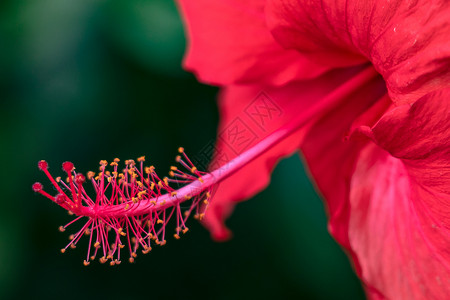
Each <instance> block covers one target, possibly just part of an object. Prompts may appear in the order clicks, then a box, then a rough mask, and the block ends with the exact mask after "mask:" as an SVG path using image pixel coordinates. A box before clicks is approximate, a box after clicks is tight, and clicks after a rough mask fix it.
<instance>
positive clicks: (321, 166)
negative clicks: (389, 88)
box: [302, 90, 450, 299]
mask: <svg viewBox="0 0 450 300" xmlns="http://www.w3.org/2000/svg"><path fill="white" fill-rule="evenodd" d="M449 96H450V91H448V90H447V91H440V92H436V93H434V94H432V95H431V94H430V95H427V96H426V97H423V98H421V99H420V100H418V101H417V102H416V103H415V104H414V105H413V106H412V107H411V106H409V105H405V106H402V107H397V108H394V109H391V110H390V111H389V112H388V113H386V114H385V115H384V116H383V117H382V118H381V120H379V121H378V122H377V123H376V124H375V125H374V126H373V128H372V129H371V128H370V127H366V129H364V130H361V131H360V132H363V133H367V135H368V136H369V137H371V138H372V139H373V140H374V141H375V143H376V144H375V143H369V144H367V143H365V142H364V141H361V140H360V139H354V137H353V138H352V139H351V140H350V141H349V142H346V143H342V142H340V141H339V140H338V138H337V136H336V134H332V135H333V136H334V137H332V136H330V138H325V139H321V138H316V135H319V136H323V133H319V132H320V131H322V132H323V131H325V130H327V128H333V127H330V124H332V123H330V122H332V121H331V120H330V119H328V120H327V119H324V124H323V125H322V128H321V127H320V123H319V127H317V126H316V127H314V128H312V130H311V133H310V134H308V135H307V136H306V137H305V141H304V143H303V146H302V150H303V151H304V153H305V158H306V160H307V162H308V164H309V167H310V170H311V173H312V174H313V175H314V179H315V180H316V182H317V185H318V187H319V188H320V190H321V192H322V193H323V194H324V196H325V199H326V200H327V204H328V208H329V214H330V224H329V227H330V231H331V233H332V234H333V235H334V236H335V237H336V239H337V240H338V241H339V242H340V243H341V244H342V245H343V246H344V247H346V248H347V250H349V253H350V255H351V256H352V258H353V261H354V263H355V266H356V269H357V272H358V274H359V275H360V276H361V278H362V280H363V282H365V284H366V287H367V292H368V294H369V295H370V296H371V298H373V299H378V298H380V299H381V298H388V299H445V298H446V296H447V295H448V294H449V293H450V288H449V287H450V250H449V248H448V245H449V244H450V188H449V183H450V163H449V162H450V147H449V145H450V121H449V120H450V104H449V102H448V101H446V100H445V99H448V97H449ZM375 106H377V105H375ZM368 111H369V112H370V111H372V112H373V114H372V115H371V116H367V118H366V120H368V121H369V122H370V124H369V125H370V126H371V125H372V122H373V117H374V116H376V115H379V112H380V111H378V110H368ZM368 111H366V113H365V114H367V112H368ZM360 122H362V121H361V120H360ZM371 127H372V126H371ZM342 132H343V131H342ZM325 136H326V135H325ZM330 148H333V149H334V151H333V152H332V153H327V154H326V155H325V152H327V151H328V149H330ZM383 148H384V149H383ZM386 150H387V151H389V152H387V151H386ZM328 152H329V151H328ZM322 155H324V156H322Z"/></svg>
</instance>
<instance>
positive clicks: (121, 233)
mask: <svg viewBox="0 0 450 300" xmlns="http://www.w3.org/2000/svg"><path fill="white" fill-rule="evenodd" d="M117 232H118V233H119V234H120V235H121V236H126V235H127V234H126V233H125V232H123V229H122V227H121V228H119V230H117ZM119 246H120V244H119Z"/></svg>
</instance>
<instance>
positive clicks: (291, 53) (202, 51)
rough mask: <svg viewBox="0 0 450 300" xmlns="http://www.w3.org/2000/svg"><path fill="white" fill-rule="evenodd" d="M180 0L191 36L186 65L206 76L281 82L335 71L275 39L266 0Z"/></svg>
mask: <svg viewBox="0 0 450 300" xmlns="http://www.w3.org/2000/svg"><path fill="white" fill-rule="evenodd" d="M178 3H179V5H180V8H181V12H182V14H183V15H184V19H185V23H186V26H185V27H186V30H187V36H188V50H187V55H186V57H185V61H184V66H185V68H186V69H187V70H189V71H192V72H194V73H195V74H196V75H197V76H198V78H199V80H200V81H203V82H205V83H210V84H215V85H225V84H232V83H247V82H258V83H259V84H269V85H281V84H284V83H286V82H288V81H290V80H293V79H294V80H298V79H308V78H314V77H316V76H318V75H320V74H322V73H324V72H325V71H327V70H329V67H327V66H323V65H320V64H317V63H314V62H311V61H310V60H309V59H306V58H305V56H304V55H302V54H300V53H298V52H297V51H295V50H285V49H283V48H282V47H281V46H280V45H279V44H278V43H277V42H275V40H274V39H273V37H272V36H271V34H270V32H269V30H268V29H267V26H266V24H265V16H264V3H265V1H262V0H252V1H245V2H242V1H233V0H228V1H218V0H195V1H192V0H179V1H178Z"/></svg>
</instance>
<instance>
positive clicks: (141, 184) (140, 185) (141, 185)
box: [136, 180, 144, 187]
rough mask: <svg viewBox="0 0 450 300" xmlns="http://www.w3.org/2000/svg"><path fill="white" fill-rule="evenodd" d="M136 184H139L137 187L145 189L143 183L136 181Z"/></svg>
mask: <svg viewBox="0 0 450 300" xmlns="http://www.w3.org/2000/svg"><path fill="white" fill-rule="evenodd" d="M136 183H137V185H138V186H139V187H143V186H144V184H143V183H142V182H141V181H139V180H138V181H136Z"/></svg>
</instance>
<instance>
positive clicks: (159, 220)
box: [156, 219, 164, 224]
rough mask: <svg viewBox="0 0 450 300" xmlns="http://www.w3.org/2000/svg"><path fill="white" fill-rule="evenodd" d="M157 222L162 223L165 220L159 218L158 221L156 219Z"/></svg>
mask: <svg viewBox="0 0 450 300" xmlns="http://www.w3.org/2000/svg"><path fill="white" fill-rule="evenodd" d="M156 223H158V224H162V223H164V221H163V220H161V219H158V221H156Z"/></svg>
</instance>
